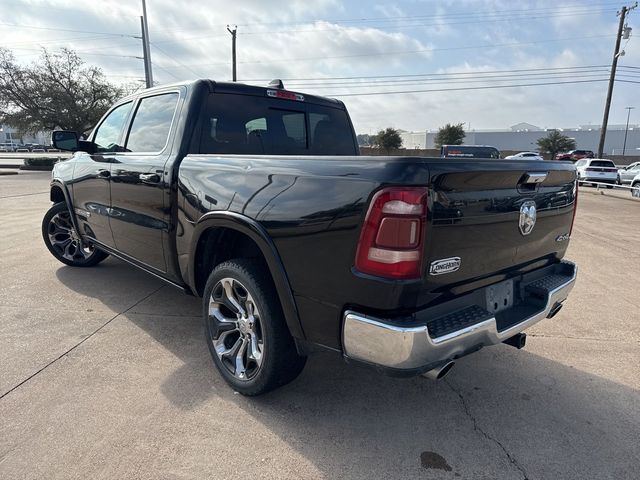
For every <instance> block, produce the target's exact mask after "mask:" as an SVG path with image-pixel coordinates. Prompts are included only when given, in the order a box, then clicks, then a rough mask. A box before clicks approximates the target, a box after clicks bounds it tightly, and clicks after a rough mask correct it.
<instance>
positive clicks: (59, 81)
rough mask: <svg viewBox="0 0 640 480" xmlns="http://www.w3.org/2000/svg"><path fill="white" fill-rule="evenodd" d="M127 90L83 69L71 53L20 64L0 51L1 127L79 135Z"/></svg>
mask: <svg viewBox="0 0 640 480" xmlns="http://www.w3.org/2000/svg"><path fill="white" fill-rule="evenodd" d="M126 90H128V89H127V88H123V87H119V86H116V85H113V84H112V83H110V82H109V81H107V79H106V78H105V76H104V74H103V73H102V70H101V69H100V68H98V67H92V66H85V64H84V62H83V61H82V59H81V58H80V57H79V56H78V55H77V54H76V53H75V52H73V51H72V50H68V49H62V50H61V51H60V52H59V53H50V52H48V51H47V50H46V49H43V51H42V55H41V56H40V58H39V60H38V61H36V62H33V63H32V64H30V65H26V66H24V65H19V64H17V63H16V61H15V57H14V56H13V53H12V52H11V51H10V50H8V49H5V48H0V123H3V124H7V125H11V126H12V127H15V128H16V129H17V130H19V131H21V132H25V133H26V132H29V133H34V132H37V131H42V130H53V129H55V128H62V129H64V130H73V131H76V132H78V133H84V132H86V131H88V130H90V129H91V128H92V127H93V126H94V125H95V123H96V122H97V121H98V120H99V119H100V117H101V116H102V115H103V114H104V112H105V111H106V110H107V109H108V108H109V106H110V105H111V104H112V103H113V102H114V101H115V100H117V99H118V98H120V97H122V96H124V95H125V94H126V93H127V91H126Z"/></svg>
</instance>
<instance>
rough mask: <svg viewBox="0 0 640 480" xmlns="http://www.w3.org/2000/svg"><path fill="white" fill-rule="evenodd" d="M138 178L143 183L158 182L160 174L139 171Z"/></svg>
mask: <svg viewBox="0 0 640 480" xmlns="http://www.w3.org/2000/svg"><path fill="white" fill-rule="evenodd" d="M139 178H140V180H141V181H142V182H143V183H160V175H158V174H157V173H141V174H140V177H139Z"/></svg>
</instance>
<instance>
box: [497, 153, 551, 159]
mask: <svg viewBox="0 0 640 480" xmlns="http://www.w3.org/2000/svg"><path fill="white" fill-rule="evenodd" d="M504 158H505V159H506V160H544V158H542V155H540V154H539V153H537V152H520V153H516V154H515V155H509V156H508V157H504Z"/></svg>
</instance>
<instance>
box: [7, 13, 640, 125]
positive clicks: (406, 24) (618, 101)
mask: <svg viewBox="0 0 640 480" xmlns="http://www.w3.org/2000/svg"><path fill="white" fill-rule="evenodd" d="M622 4H623V0H618V1H616V2H612V1H606V0H601V1H591V0H586V1H579V0H539V1H517V0H486V1H481V0H422V1H418V0H397V1H376V0H370V1H364V0H358V1H349V2H347V1H341V0H306V1H305V0H289V1H285V0H235V1H234V2H230V1H228V0H226V1H225V0H207V1H188V0H181V1H175V0H147V10H148V16H149V30H150V38H151V44H152V46H151V57H152V62H153V70H154V80H156V82H157V83H170V82H174V81H177V80H185V79H190V78H197V77H208V78H212V79H216V80H229V79H230V77H231V47H230V43H231V41H230V35H229V33H228V32H227V30H226V27H227V24H230V25H237V28H238V78H239V79H240V80H241V81H246V82H247V83H253V84H265V83H266V82H267V81H268V79H273V78H282V79H284V83H285V86H286V87H287V88H289V89H291V90H298V91H302V92H308V93H315V94H319V95H327V96H335V97H338V98H340V99H341V100H343V101H344V102H345V103H346V105H347V107H348V108H349V110H350V112H351V115H352V117H353V121H354V125H355V128H356V130H357V131H358V133H373V132H375V131H376V130H378V129H380V128H383V127H388V126H393V127H396V128H402V129H405V130H424V129H434V128H437V127H439V126H441V125H442V124H444V123H446V122H456V123H457V122H465V125H466V128H469V126H470V127H471V129H481V128H507V127H509V126H510V125H513V124H516V123H519V122H528V123H533V124H535V125H538V126H541V127H548V128H551V127H560V128H562V127H571V126H577V125H586V124H595V125H598V124H600V122H601V119H602V110H603V106H604V100H605V96H606V85H607V83H606V80H607V78H608V73H607V70H608V67H607V65H610V63H611V57H612V52H613V48H614V43H615V32H616V29H617V25H618V17H617V16H616V11H617V10H618V9H619V8H620V6H621V5H622ZM0 12H1V14H0V39H2V40H1V41H0V45H2V46H4V47H7V48H10V49H12V50H13V52H14V54H15V56H16V57H17V59H18V60H19V61H20V62H30V61H33V60H34V59H35V58H36V57H37V55H38V49H39V48H41V47H47V48H49V49H57V48H60V47H71V48H73V49H75V50H76V51H77V52H78V53H79V54H80V56H81V57H82V58H83V59H84V60H85V61H86V62H87V63H91V64H96V65H98V66H100V67H102V68H103V70H104V72H105V74H106V75H107V76H108V77H109V78H110V79H111V80H112V81H114V82H118V83H120V82H136V81H138V80H139V79H141V78H142V77H143V66H142V61H141V60H140V59H139V58H136V57H139V56H140V55H141V46H140V40H138V39H135V38H133V37H134V36H136V35H139V34H140V18H139V17H140V15H141V3H140V2H139V1H137V0H92V1H87V2H78V1H68V0H48V1H42V0H0ZM628 24H629V26H631V27H633V28H634V33H635V37H636V38H634V35H632V36H631V39H630V41H629V42H628V43H627V41H626V40H624V41H623V47H624V48H625V51H626V55H625V56H624V57H621V59H620V63H619V66H620V67H619V70H618V73H619V79H620V80H621V81H620V82H617V83H616V86H615V90H614V97H613V103H612V108H611V117H610V123H624V122H625V121H626V110H625V107H626V106H629V105H635V106H636V107H637V109H636V110H635V111H634V112H633V114H632V120H631V122H632V123H634V119H633V116H636V117H637V118H636V121H635V123H640V38H638V37H640V8H638V9H636V10H635V11H634V12H632V13H631V14H630V15H629V17H628ZM632 82H636V83H632ZM530 84H534V86H523V85H530ZM535 84H537V85H535ZM540 84H545V85H540ZM504 87H507V88H504ZM394 92H400V93H394Z"/></svg>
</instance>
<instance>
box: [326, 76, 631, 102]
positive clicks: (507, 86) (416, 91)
mask: <svg viewBox="0 0 640 480" xmlns="http://www.w3.org/2000/svg"><path fill="white" fill-rule="evenodd" d="M606 81H607V80H606V79H602V80H571V81H568V82H544V83H520V84H515V85H486V86H477V87H455V88H434V89H428V90H403V91H391V92H388V91H387V92H363V93H342V94H337V95H336V94H332V95H327V96H328V97H338V98H339V97H362V96H373V95H398V94H406V93H428V92H459V91H465V90H494V89H499V88H518V87H540V86H547V85H571V84H577V83H595V82H606ZM621 81H625V80H621ZM627 82H629V81H627ZM629 83H640V82H629Z"/></svg>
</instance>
